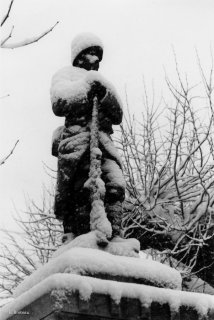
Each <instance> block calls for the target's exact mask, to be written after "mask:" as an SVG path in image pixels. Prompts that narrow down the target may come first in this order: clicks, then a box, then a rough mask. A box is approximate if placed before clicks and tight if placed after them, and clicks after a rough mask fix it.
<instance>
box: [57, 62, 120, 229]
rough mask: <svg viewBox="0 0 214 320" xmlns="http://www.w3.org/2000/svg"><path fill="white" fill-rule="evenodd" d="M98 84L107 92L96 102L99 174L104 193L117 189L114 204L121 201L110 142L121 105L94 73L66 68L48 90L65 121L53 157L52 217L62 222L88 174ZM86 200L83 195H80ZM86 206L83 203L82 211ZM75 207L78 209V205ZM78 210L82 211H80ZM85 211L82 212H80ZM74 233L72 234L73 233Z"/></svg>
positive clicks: (117, 160) (117, 167)
mask: <svg viewBox="0 0 214 320" xmlns="http://www.w3.org/2000/svg"><path fill="white" fill-rule="evenodd" d="M95 81H97V82H99V83H101V84H102V86H103V87H105V88H106V94H105V96H104V97H103V98H102V100H101V101H99V142H100V149H101V151H102V154H103V156H102V171H103V177H102V178H103V180H104V181H105V185H106V190H107V193H108V190H110V189H112V188H113V189H116V190H117V191H118V192H117V196H116V201H117V200H118V198H120V202H121V201H122V200H123V198H124V192H125V181H124V178H123V175H122V170H121V169H122V165H121V161H120V157H119V155H118V153H117V150H116V148H115V146H114V144H113V142H112V139H111V136H110V135H111V134H112V133H113V130H112V125H118V124H120V123H121V121H122V115H123V112H122V104H121V102H120V99H119V98H118V97H117V94H116V91H115V89H114V88H113V86H112V85H111V84H110V83H109V82H107V81H106V80H105V79H104V78H103V77H102V76H101V75H100V74H99V73H98V72H97V71H87V70H85V69H83V68H77V67H72V66H69V67H66V68H63V69H61V70H60V71H58V72H57V73H56V74H55V75H54V77H53V79H52V86H51V101H52V108H53V112H54V113H55V115H57V116H60V117H65V126H62V127H60V128H58V129H57V130H56V131H55V133H54V135H53V144H52V154H53V155H54V156H57V157H58V159H59V161H58V179H57V192H56V199H55V214H56V216H57V218H59V219H64V218H65V217H66V216H69V215H71V212H70V211H71V208H72V207H73V208H74V206H75V203H74V202H75V197H76V196H75V194H74V193H75V191H76V193H78V194H80V193H81V189H82V187H83V185H84V182H85V180H86V179H87V176H88V170H89V162H90V160H89V159H90V157H89V142H90V125H91V114H92V101H90V98H89V96H90V91H91V88H92V86H93V83H94V82H95ZM82 196H83V197H85V194H83V195H82ZM84 206H87V204H86V203H85V202H84V201H83V207H84ZM78 207H81V205H80V203H78ZM80 210H81V208H80ZM83 211H84V210H83ZM72 231H73V230H72Z"/></svg>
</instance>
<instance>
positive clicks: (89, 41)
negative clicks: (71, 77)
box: [71, 33, 103, 64]
mask: <svg viewBox="0 0 214 320" xmlns="http://www.w3.org/2000/svg"><path fill="white" fill-rule="evenodd" d="M92 47H93V48H94V49H95V50H96V53H97V56H98V58H99V60H100V61H101V60H102V57H103V44H102V41H101V40H100V39H99V38H98V37H97V36H95V35H94V34H93V33H81V34H79V35H77V36H76V37H75V38H74V40H73V41H72V43H71V63H72V64H74V61H75V59H76V58H77V57H78V56H79V54H80V53H82V52H83V51H85V50H86V49H88V48H92Z"/></svg>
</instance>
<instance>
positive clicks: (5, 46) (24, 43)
mask: <svg viewBox="0 0 214 320" xmlns="http://www.w3.org/2000/svg"><path fill="white" fill-rule="evenodd" d="M58 23H59V21H57V22H56V23H55V24H54V26H52V27H51V28H49V29H48V30H46V31H45V32H43V33H42V34H40V35H39V36H36V37H32V38H29V39H25V40H22V41H20V42H17V43H10V44H7V43H4V44H3V45H2V46H1V48H3V49H15V48H20V47H24V46H28V45H30V44H32V43H35V42H38V41H39V40H40V39H42V38H43V37H45V36H46V35H47V34H48V33H50V32H51V31H52V30H53V29H54V28H55V27H56V25H57V24H58Z"/></svg>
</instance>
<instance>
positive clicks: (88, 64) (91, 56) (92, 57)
mask: <svg viewBox="0 0 214 320" xmlns="http://www.w3.org/2000/svg"><path fill="white" fill-rule="evenodd" d="M75 66H77V67H79V68H84V69H86V70H88V71H89V70H95V71H97V70H98V69H99V58H98V56H97V53H96V50H94V49H93V48H89V49H88V50H87V51H84V53H82V54H81V55H80V56H79V57H78V58H77V60H76V63H75Z"/></svg>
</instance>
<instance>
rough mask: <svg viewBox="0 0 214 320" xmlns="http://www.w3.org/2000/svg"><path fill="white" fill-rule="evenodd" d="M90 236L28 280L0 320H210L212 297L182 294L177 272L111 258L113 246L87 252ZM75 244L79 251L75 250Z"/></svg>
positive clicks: (152, 263) (147, 262)
mask: <svg viewBox="0 0 214 320" xmlns="http://www.w3.org/2000/svg"><path fill="white" fill-rule="evenodd" d="M93 236H94V234H93V233H90V234H89V235H88V236H85V235H84V236H81V238H80V239H79V241H77V240H76V239H75V240H73V241H71V242H70V243H68V244H66V245H65V246H63V247H62V248H60V249H59V251H58V252H56V254H55V256H54V257H53V258H52V259H51V260H50V261H49V262H48V263H47V264H46V265H44V266H41V267H40V268H39V269H38V270H37V271H36V272H34V273H33V274H32V275H31V276H29V277H28V278H26V279H25V280H24V281H23V282H22V283H21V284H20V285H19V286H18V287H17V289H16V290H15V292H14V301H13V302H11V303H10V304H8V305H6V306H5V307H4V308H3V309H2V311H1V313H0V319H1V320H23V319H27V320H42V319H43V320H44V319H46V320H56V319H57V320H59V319H60V320H68V319H69V320H71V319H82V320H83V319H87V320H92V319H100V320H104V319H121V320H122V319H124V320H125V319H126V320H137V319H141V320H158V319H159V320H167V319H168V320H172V319H174V320H175V319H179V320H185V319H186V320H187V319H188V320H191V319H194V320H198V319H209V320H211V319H214V297H213V296H210V295H205V294H198V293H189V292H182V291H181V290H180V289H181V276H180V274H179V272H177V271H176V270H174V269H172V268H170V267H168V266H165V265H162V264H160V263H158V262H155V261H152V260H147V259H143V258H142V259H140V258H137V257H136V256H132V257H130V256H129V257H127V256H119V255H114V254H112V253H110V252H109V251H112V252H114V253H116V252H118V250H117V249H116V248H117V245H118V244H117V243H116V244H115V245H113V244H111V246H110V247H109V248H106V249H105V250H107V252H106V251H104V250H100V249H98V248H96V247H95V248H91V246H92V247H93V245H92V244H93V241H92V240H93ZM84 239H85V240H86V239H88V241H86V242H85V241H84ZM77 242H78V243H79V245H80V246H83V247H75V246H74V247H73V244H75V245H77ZM87 245H88V246H89V248H85V246H87ZM130 248H131V246H130ZM131 252H132V251H131V249H130V250H129V251H128V253H130V255H131ZM121 253H122V252H121Z"/></svg>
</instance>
